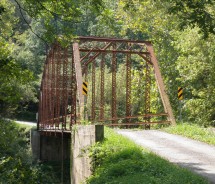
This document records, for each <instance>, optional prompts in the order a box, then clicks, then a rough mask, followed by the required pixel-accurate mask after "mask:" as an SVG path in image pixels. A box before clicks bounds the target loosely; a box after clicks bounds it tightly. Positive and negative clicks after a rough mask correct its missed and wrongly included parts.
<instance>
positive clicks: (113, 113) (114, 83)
mask: <svg viewBox="0 0 215 184" xmlns="http://www.w3.org/2000/svg"><path fill="white" fill-rule="evenodd" d="M115 49H116V44H115V43H114V44H113V50H115ZM116 67H117V61H116V52H114V51H113V55H112V108H111V112H112V113H111V115H112V118H113V119H114V118H116V117H117V114H116ZM112 122H113V123H116V120H113V121H112Z"/></svg>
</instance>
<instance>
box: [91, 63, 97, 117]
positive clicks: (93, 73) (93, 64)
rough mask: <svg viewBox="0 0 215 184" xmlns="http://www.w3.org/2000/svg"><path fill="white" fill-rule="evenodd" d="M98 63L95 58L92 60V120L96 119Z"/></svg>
mask: <svg viewBox="0 0 215 184" xmlns="http://www.w3.org/2000/svg"><path fill="white" fill-rule="evenodd" d="M95 65H96V63H95V60H94V61H93V62H92V108H91V120H92V121H95V110H96V94H95V93H96V91H95V90H96V71H95V69H96V66H95Z"/></svg>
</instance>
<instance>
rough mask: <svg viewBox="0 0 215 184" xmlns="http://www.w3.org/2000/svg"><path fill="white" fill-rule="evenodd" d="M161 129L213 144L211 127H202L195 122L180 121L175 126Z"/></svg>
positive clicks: (213, 137)
mask: <svg viewBox="0 0 215 184" xmlns="http://www.w3.org/2000/svg"><path fill="white" fill-rule="evenodd" d="M163 130H164V131H167V132H169V133H173V134H178V135H183V136H185V137H189V138H192V139H195V140H198V141H202V142H206V143H208V144H212V145H215V132H214V131H213V129H212V128H211V129H210V128H204V127H201V126H199V125H196V124H189V123H180V124H177V126H171V127H168V128H165V129H163Z"/></svg>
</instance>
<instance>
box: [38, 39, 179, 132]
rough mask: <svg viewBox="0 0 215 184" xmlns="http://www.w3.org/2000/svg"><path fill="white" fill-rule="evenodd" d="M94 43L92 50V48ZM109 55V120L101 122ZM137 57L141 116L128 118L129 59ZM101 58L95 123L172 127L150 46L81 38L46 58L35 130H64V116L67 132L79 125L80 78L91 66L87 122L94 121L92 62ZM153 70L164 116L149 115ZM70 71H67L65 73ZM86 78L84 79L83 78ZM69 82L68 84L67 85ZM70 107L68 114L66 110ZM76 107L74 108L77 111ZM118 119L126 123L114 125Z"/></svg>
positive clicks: (81, 107)
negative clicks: (119, 73)
mask: <svg viewBox="0 0 215 184" xmlns="http://www.w3.org/2000/svg"><path fill="white" fill-rule="evenodd" d="M93 43H96V46H95V45H93ZM110 53H111V54H112V63H111V67H112V68H111V69H112V104H111V118H109V119H105V118H104V100H103V99H104V66H105V64H104V62H105V61H104V60H105V55H106V54H110ZM117 53H122V54H125V55H126V114H125V117H117V113H116V110H117V106H116V102H117V94H116V87H117V86H116V70H117V69H116V65H117V57H116V54H117ZM132 54H137V55H139V56H140V57H141V58H142V59H143V60H144V61H146V67H145V75H146V76H145V79H146V81H145V113H144V114H143V115H138V116H132V115H131V55H132ZM100 55H102V60H101V65H100V70H101V78H100V88H101V92H100V98H101V99H100V112H99V119H97V120H96V121H97V122H101V123H102V122H104V121H107V120H108V121H112V123H110V124H108V125H110V126H115V125H128V126H130V125H143V124H145V125H146V128H147V127H148V128H149V127H150V124H154V123H171V124H172V125H175V124H176V122H175V118H174V115H173V112H172V108H171V105H170V101H169V98H168V95H167V93H166V90H165V85H164V82H163V79H162V76H161V72H160V69H159V65H158V61H157V58H156V56H155V53H154V50H153V46H152V44H151V42H149V41H138V40H127V39H116V38H101V37H83V36H80V37H78V38H77V39H75V41H74V42H73V43H72V46H71V47H67V48H62V47H61V46H60V45H59V44H54V45H53V47H52V48H51V49H50V52H49V54H48V55H47V59H46V63H45V69H44V73H43V77H42V83H41V90H40V91H41V93H40V105H39V121H38V129H43V130H46V129H47V130H48V129H55V130H59V129H62V130H67V129H68V128H67V126H66V124H67V123H66V122H67V116H69V117H70V125H69V129H70V128H71V127H72V126H73V125H74V124H79V123H80V120H82V119H84V104H85V99H84V95H83V94H82V84H83V76H84V75H85V76H86V75H87V73H88V65H89V64H90V63H92V71H93V72H92V84H93V85H92V104H93V105H92V107H91V120H92V121H95V105H94V104H95V59H96V58H97V57H98V56H100ZM152 69H153V70H154V76H155V80H156V83H157V86H158V89H159V93H160V97H161V99H162V104H163V107H164V111H165V112H164V113H159V114H151V113H150V88H151V86H150V84H151V75H150V74H151V72H152ZM68 70H70V71H68ZM68 73H69V74H68ZM85 78H86V77H85ZM69 80H71V82H69ZM68 105H70V107H71V108H70V112H69V113H68V112H67V110H68V109H67V108H68V107H67V106H68ZM77 107H78V108H77ZM154 116H167V121H159V122H151V121H150V118H151V117H154ZM138 117H143V118H144V119H145V122H140V123H131V122H130V120H131V119H133V118H138ZM119 119H126V123H120V124H118V123H117V120H119Z"/></svg>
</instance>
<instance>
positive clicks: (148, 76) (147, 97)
mask: <svg viewBox="0 0 215 184" xmlns="http://www.w3.org/2000/svg"><path fill="white" fill-rule="evenodd" d="M149 60H150V58H149ZM150 69H151V68H150V66H149V64H148V62H146V69H145V114H149V113H150V105H151V102H150V91H151V71H150ZM145 121H146V122H147V123H150V117H145ZM145 128H146V129H150V124H146V125H145Z"/></svg>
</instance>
